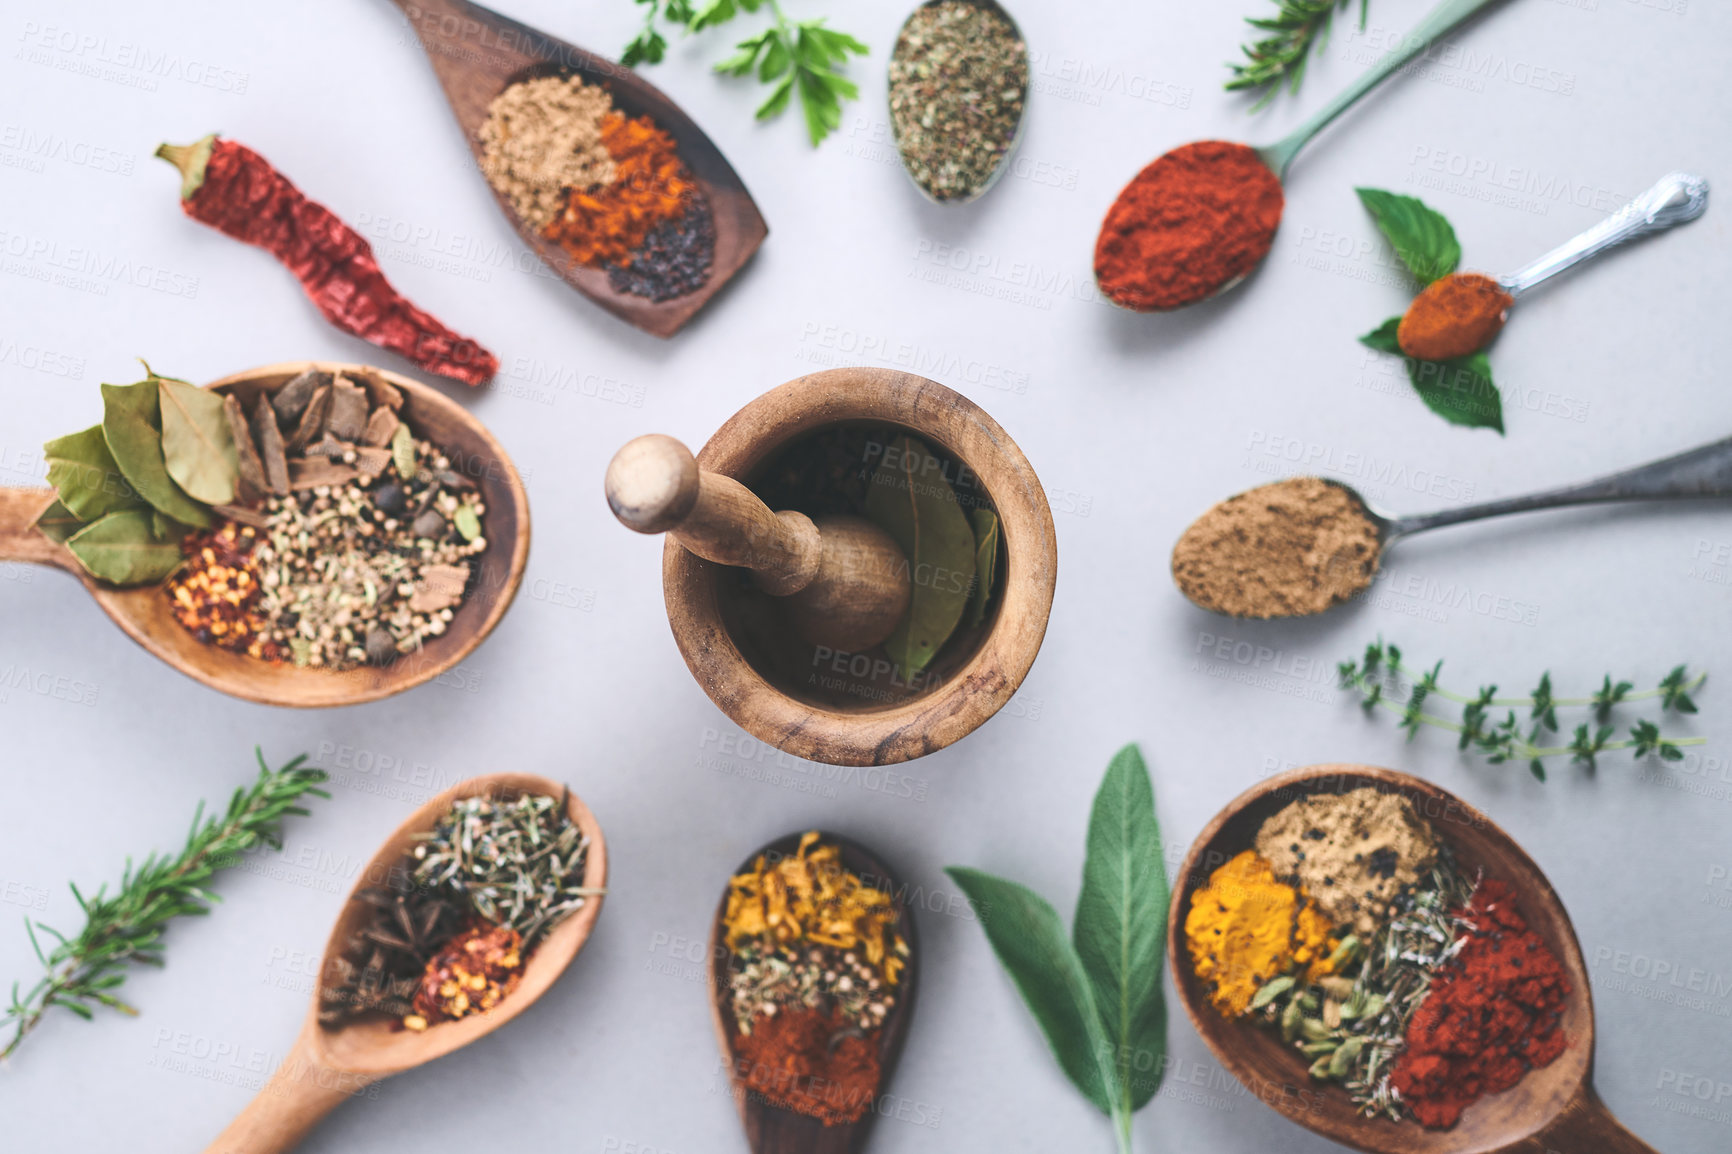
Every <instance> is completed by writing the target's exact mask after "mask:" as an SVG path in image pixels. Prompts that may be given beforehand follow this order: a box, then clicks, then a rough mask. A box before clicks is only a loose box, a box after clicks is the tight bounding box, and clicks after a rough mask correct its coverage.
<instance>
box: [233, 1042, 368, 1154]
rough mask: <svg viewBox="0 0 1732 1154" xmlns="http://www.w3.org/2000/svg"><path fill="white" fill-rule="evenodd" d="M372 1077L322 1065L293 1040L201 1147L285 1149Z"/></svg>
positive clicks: (254, 1153)
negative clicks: (243, 1106)
mask: <svg viewBox="0 0 1732 1154" xmlns="http://www.w3.org/2000/svg"><path fill="white" fill-rule="evenodd" d="M311 1028H313V1029H316V1028H317V1027H311ZM372 1081H373V1079H372V1078H369V1077H366V1076H365V1075H361V1074H350V1073H345V1072H343V1071H339V1070H332V1069H330V1068H329V1067H327V1066H323V1065H321V1064H320V1063H318V1062H316V1061H314V1060H313V1058H312V1050H311V1048H310V1047H309V1046H307V1045H306V1043H305V1041H304V1040H303V1041H297V1042H296V1043H295V1046H294V1049H292V1050H290V1051H289V1056H288V1057H286V1058H284V1059H283V1064H282V1065H281V1066H279V1067H277V1072H276V1073H275V1074H272V1075H271V1080H270V1081H269V1082H266V1083H265V1086H264V1089H262V1090H260V1091H259V1092H258V1095H257V1096H256V1097H254V1098H253V1100H252V1101H251V1102H248V1103H247V1106H246V1109H244V1110H242V1111H241V1112H240V1114H238V1115H237V1116H236V1117H235V1120H234V1121H233V1122H230V1123H229V1124H228V1128H227V1129H226V1130H224V1131H223V1132H222V1133H221V1134H219V1135H217V1138H216V1141H214V1142H212V1143H211V1144H210V1145H209V1146H207V1147H205V1154H284V1152H285V1151H288V1150H293V1149H294V1148H295V1147H296V1146H298V1145H300V1143H301V1139H303V1138H305V1137H306V1136H307V1133H308V1132H309V1131H310V1130H312V1128H313V1127H314V1126H317V1125H318V1124H319V1122H320V1120H321V1119H323V1118H324V1116H325V1115H326V1114H329V1113H330V1112H331V1111H332V1110H334V1109H336V1107H337V1106H338V1104H339V1103H341V1102H342V1101H343V1100H344V1099H345V1098H350V1097H353V1096H354V1095H355V1094H357V1093H358V1092H360V1091H361V1090H364V1089H365V1088H366V1087H367V1086H368V1085H370V1084H371V1083H372Z"/></svg>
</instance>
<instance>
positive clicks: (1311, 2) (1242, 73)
mask: <svg viewBox="0 0 1732 1154" xmlns="http://www.w3.org/2000/svg"><path fill="white" fill-rule="evenodd" d="M1276 3H1277V4H1278V5H1279V9H1278V11H1277V12H1276V13H1275V15H1273V16H1247V17H1245V23H1247V24H1249V25H1250V26H1251V27H1253V28H1255V29H1257V30H1258V31H1259V32H1265V33H1268V35H1266V36H1263V37H1262V38H1260V39H1258V40H1254V41H1252V42H1251V43H1249V44H1246V45H1244V46H1243V47H1242V48H1241V51H1243V52H1244V53H1245V59H1244V60H1243V61H1241V62H1237V63H1230V64H1228V65H1227V67H1228V68H1229V69H1230V70H1231V71H1232V73H1233V76H1232V79H1230V80H1228V81H1227V84H1226V88H1227V91H1229V92H1234V91H1238V90H1240V89H1246V88H1264V89H1267V91H1265V92H1264V93H1263V95H1262V97H1261V98H1259V99H1258V101H1257V103H1255V104H1253V105H1252V106H1251V111H1253V112H1255V111H1257V110H1258V109H1260V108H1262V107H1263V106H1264V105H1266V104H1268V103H1269V102H1270V101H1271V100H1274V99H1275V97H1276V95H1277V94H1278V93H1280V91H1281V85H1282V83H1283V82H1285V83H1286V85H1287V91H1288V92H1297V91H1299V85H1300V83H1301V82H1302V81H1303V80H1304V79H1305V65H1306V64H1307V62H1308V61H1309V60H1310V58H1311V51H1312V49H1313V48H1315V49H1316V50H1317V51H1318V52H1321V51H1323V49H1324V47H1325V46H1327V45H1328V43H1329V29H1330V26H1331V25H1332V24H1333V23H1334V20H1335V10H1336V9H1337V8H1345V7H1347V5H1348V4H1350V3H1352V0H1276ZM1370 5H1371V0H1359V27H1360V28H1362V29H1363V28H1364V27H1365V16H1366V12H1367V10H1368V9H1369V8H1370Z"/></svg>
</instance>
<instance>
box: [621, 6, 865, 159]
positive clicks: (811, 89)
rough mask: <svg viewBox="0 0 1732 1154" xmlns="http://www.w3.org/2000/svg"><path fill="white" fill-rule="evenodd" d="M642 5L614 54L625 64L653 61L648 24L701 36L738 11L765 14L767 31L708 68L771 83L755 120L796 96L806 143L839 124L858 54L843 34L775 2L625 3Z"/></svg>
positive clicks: (656, 54) (654, 41)
mask: <svg viewBox="0 0 1732 1154" xmlns="http://www.w3.org/2000/svg"><path fill="white" fill-rule="evenodd" d="M633 2H634V3H636V4H640V5H642V6H643V7H644V18H643V27H642V28H641V29H639V30H638V34H637V36H636V37H634V38H633V39H632V41H631V43H629V44H627V45H626V46H625V51H624V52H623V53H622V54H621V55H620V63H621V64H624V65H626V66H627V67H632V66H635V65H638V64H659V63H660V62H661V60H662V58H663V57H664V56H665V55H666V54H667V48H668V42H667V39H666V37H664V36H663V35H662V34H661V31H660V29H658V28H657V27H656V19H657V18H658V17H660V19H661V20H662V21H663V22H664V23H667V24H673V25H676V26H677V27H679V28H682V29H684V30H685V31H686V32H688V33H695V32H702V31H704V30H705V29H706V28H714V27H716V26H717V25H719V24H725V23H727V22H728V21H730V20H732V19H733V18H734V17H735V16H738V15H739V14H740V12H741V11H746V12H751V13H756V12H758V11H760V10H768V12H769V13H770V18H771V22H770V25H769V27H768V28H766V29H764V30H763V31H762V32H760V33H758V34H757V35H756V36H750V37H747V38H746V39H744V40H742V41H740V42H739V43H738V44H736V45H734V49H735V51H734V54H733V55H732V56H730V57H728V58H727V59H726V60H723V61H721V62H720V63H719V64H717V65H716V66H715V70H716V71H717V72H720V73H723V74H724V75H727V76H750V75H752V74H753V73H756V74H757V77H758V82H759V83H760V84H768V85H771V86H772V87H771V89H770V95H769V97H768V98H767V99H766V100H765V101H764V102H763V103H762V104H761V105H759V106H758V111H757V113H756V116H757V119H759V120H770V119H772V118H774V117H777V116H780V115H781V114H782V112H783V110H784V109H786V108H787V107H788V105H789V103H791V102H792V100H793V98H794V97H795V96H796V95H797V96H798V97H799V98H800V110H801V111H802V112H803V113H805V117H806V132H807V135H809V136H810V137H811V139H812V143H813V144H814V145H816V144H818V143H819V142H820V141H822V140H823V139H824V138H825V137H826V136H828V135H830V133H832V132H834V131H835V130H836V129H837V128H838V127H839V126H840V125H841V123H842V102H843V101H844V100H853V99H855V98H856V97H858V96H859V95H860V90H859V88H858V87H857V86H856V85H855V84H854V82H853V81H852V80H849V79H848V78H847V77H846V76H843V75H842V69H843V68H845V67H846V66H847V63H848V57H849V55H850V54H852V55H856V56H865V55H866V54H867V52H868V51H869V50H868V49H867V47H866V45H864V44H862V43H861V42H860V41H858V40H856V39H854V37H852V36H850V35H848V34H847V33H846V32H837V31H834V30H833V29H829V28H826V27H824V19H823V17H819V18H818V19H816V20H790V19H789V18H788V17H787V15H786V14H785V13H784V12H783V11H782V6H781V4H780V3H779V2H778V0H633Z"/></svg>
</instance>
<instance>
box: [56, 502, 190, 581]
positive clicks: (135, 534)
mask: <svg viewBox="0 0 1732 1154" xmlns="http://www.w3.org/2000/svg"><path fill="white" fill-rule="evenodd" d="M157 515H158V514H156V513H154V512H150V511H146V510H143V509H127V510H124V511H122V512H119V513H110V514H108V515H107V516H106V517H103V518H102V519H101V520H98V521H95V522H93V523H91V524H89V525H86V526H85V527H84V528H83V529H81V530H79V531H78V532H77V533H74V534H73V535H72V536H71V537H70V538H69V539H68V540H67V542H66V547H67V548H68V549H71V550H72V552H73V555H74V556H76V557H77V558H78V560H79V561H80V562H82V563H83V565H84V567H85V569H87V570H89V572H90V575H91V576H92V577H97V578H100V579H101V580H104V581H108V582H112V583H113V584H115V585H148V584H150V583H152V582H155V581H161V580H162V579H163V578H164V577H167V576H168V575H169V574H170V573H173V572H174V571H175V570H176V569H178V568H179V567H180V562H181V555H180V543H179V541H178V540H176V539H172V538H170V539H164V537H163V536H161V535H160V534H159V533H158V532H157V527H156V525H155V524H154V522H153V519H154V518H155V517H156V516H157Z"/></svg>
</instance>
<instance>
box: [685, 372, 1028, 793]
mask: <svg viewBox="0 0 1732 1154" xmlns="http://www.w3.org/2000/svg"><path fill="white" fill-rule="evenodd" d="M851 423H852V424H862V423H863V424H873V425H877V424H883V425H891V426H897V427H899V428H900V429H903V430H906V431H907V432H909V433H910V434H912V435H914V436H916V437H918V438H920V439H922V440H924V441H925V442H927V444H928V445H929V446H931V448H932V449H933V450H934V451H935V452H940V453H943V454H946V455H948V456H949V457H951V458H952V459H953V460H955V461H956V462H958V463H959V464H960V465H962V466H963V467H965V468H966V469H968V470H969V471H970V472H971V473H972V474H973V475H974V477H976V478H978V487H979V488H980V489H981V490H983V491H984V493H985V495H986V496H987V497H988V498H989V499H990V501H991V503H992V505H993V506H994V508H995V509H996V511H997V514H998V518H999V523H1000V541H1001V549H1000V553H1001V561H1000V568H999V573H1000V574H1001V578H1000V583H999V585H998V589H997V591H996V592H995V593H994V594H993V601H994V602H995V603H996V604H995V606H994V607H993V608H992V609H991V610H990V611H989V612H988V614H987V617H986V620H985V621H983V622H982V623H981V624H980V625H979V626H977V627H975V628H974V629H973V630H967V629H958V630H957V632H956V634H954V635H953V636H952V638H951V640H950V642H949V643H947V644H946V646H945V647H944V649H943V650H942V651H941V652H940V654H939V656H938V658H937V659H936V660H935V661H934V662H933V664H932V666H930V667H929V668H928V670H927V671H926V672H925V673H923V674H922V675H921V676H920V677H918V678H915V679H911V680H912V681H913V682H914V684H913V685H912V686H910V685H905V684H902V683H900V682H896V681H895V677H894V674H893V673H889V683H887V681H886V676H885V674H886V673H888V671H889V670H890V663H889V662H887V661H884V660H883V654H882V651H876V653H875V655H867V654H846V653H842V652H840V651H836V650H831V649H828V648H826V647H823V646H817V645H814V644H812V643H811V642H808V641H805V640H804V639H803V638H802V637H801V636H800V634H799V631H798V630H797V629H796V628H794V627H793V625H792V623H791V622H790V621H789V620H788V619H787V617H786V616H785V611H784V609H783V607H782V606H781V605H779V604H778V602H777V599H775V598H773V597H771V596H770V595H768V594H766V593H764V592H763V591H762V590H761V589H758V588H755V587H754V586H753V584H752V581H751V579H750V575H749V574H748V572H747V571H746V570H744V569H739V568H734V567H730V566H726V565H718V564H716V563H715V562H712V561H706V560H704V559H703V558H701V557H698V556H695V555H694V554H692V553H691V552H689V551H687V550H686V549H685V548H684V547H682V546H681V545H680V544H679V542H678V541H676V540H675V539H674V538H673V537H672V536H671V535H670V536H669V538H668V539H667V542H666V544H665V546H664V549H663V554H662V586H663V591H664V594H665V597H666V600H667V611H668V622H669V624H670V625H671V626H672V628H673V633H674V640H675V642H676V643H677V644H678V645H679V648H680V653H681V655H682V656H684V657H685V660H686V665H687V666H688V667H690V669H691V671H692V676H694V677H696V678H697V681H698V684H699V685H701V686H703V688H704V692H706V693H708V694H709V695H710V699H711V700H712V701H714V702H715V703H716V705H717V706H718V707H719V708H720V709H721V710H722V712H723V713H726V714H727V715H728V716H729V717H730V718H732V719H733V721H734V722H735V723H736V724H738V725H739V726H740V727H741V728H742V729H744V730H746V731H747V732H748V733H750V734H752V735H753V736H754V737H756V738H758V739H759V740H761V741H764V742H766V743H767V744H769V745H772V746H774V747H776V748H777V749H780V750H783V751H785V752H787V753H790V754H793V755H794V756H796V757H801V758H805V759H807V760H810V761H820V762H825V763H828V764H832V765H890V764H894V763H896V762H900V761H907V760H910V759H911V758H916V757H922V756H924V755H926V754H928V753H932V752H934V751H935V750H939V749H943V748H944V747H945V746H947V745H949V744H951V743H952V742H954V741H957V740H958V739H960V738H962V737H965V736H967V735H968V734H969V733H971V732H973V731H974V729H975V728H976V727H978V726H979V725H980V724H981V723H982V722H984V721H985V720H986V719H987V718H989V717H991V716H992V715H993V714H994V713H996V712H997V711H998V710H999V709H1000V708H1001V707H1002V706H1003V705H1004V703H1005V702H1006V701H1008V700H1010V697H1011V695H1012V694H1014V693H1015V692H1016V690H1017V687H1018V686H1019V685H1021V684H1022V679H1023V677H1024V676H1025V675H1026V674H1027V673H1028V670H1029V666H1031V665H1033V664H1034V658H1035V654H1036V653H1038V652H1039V651H1040V643H1041V639H1042V637H1043V636H1044V635H1045V633H1046V623H1047V617H1048V615H1049V614H1050V612H1051V610H1052V596H1053V587H1054V584H1055V582H1056V580H1057V573H1058V548H1057V542H1056V539H1055V533H1054V529H1053V523H1052V510H1051V509H1050V508H1049V507H1048V506H1047V501H1046V494H1045V493H1044V492H1043V491H1042V489H1041V486H1040V482H1039V480H1038V479H1037V478H1036V477H1035V474H1034V469H1033V468H1032V467H1031V466H1030V465H1029V463H1028V459H1027V458H1026V457H1024V456H1023V455H1022V451H1021V450H1020V449H1018V448H1017V446H1016V443H1015V442H1014V441H1012V440H1011V439H1010V436H1009V434H1007V433H1006V432H1005V431H1004V429H1002V428H1001V427H1000V426H999V424H998V422H996V421H994V420H993V419H992V418H991V417H989V416H988V415H987V414H986V413H985V412H984V411H983V410H981V409H980V408H979V407H978V406H977V405H975V404H974V403H973V402H972V401H970V400H968V399H967V398H966V397H963V396H962V395H960V394H958V393H956V392H953V391H952V390H950V389H947V388H945V387H944V386H943V385H940V384H938V383H937V382H935V381H930V380H927V379H926V378H925V377H918V376H914V375H913V374H911V373H902V372H896V371H895V370H892V369H866V368H842V369H830V370H827V371H825V372H820V373H813V374H811V375H810V376H805V377H800V378H798V379H797V380H793V381H789V382H788V383H787V384H785V385H781V386H779V387H778V388H775V389H772V390H770V391H769V392H767V393H765V394H764V395H763V396H761V397H759V398H757V399H756V400H754V401H752V402H751V403H750V404H748V405H746V407H745V408H743V409H741V410H740V411H739V412H738V413H735V414H734V416H733V417H732V418H730V419H729V420H728V422H727V423H726V424H724V425H723V426H722V427H721V428H720V429H718V430H717V431H716V434H715V436H713V437H711V438H710V440H709V443H708V444H706V445H705V446H704V447H703V449H702V451H701V452H699V453H698V456H697V461H698V465H699V466H700V467H702V468H703V469H706V470H709V471H711V472H714V473H719V474H722V475H724V476H727V477H732V478H734V479H735V480H737V481H741V482H743V483H750V481H751V480H752V479H753V473H754V471H755V470H756V469H757V468H758V467H760V466H761V465H763V464H764V463H766V462H767V461H768V460H769V459H770V458H771V457H772V456H774V455H775V454H776V453H777V452H778V451H779V450H781V449H783V448H785V447H786V446H788V445H790V444H792V443H793V442H795V441H797V440H800V439H802V438H804V437H806V436H809V435H812V434H814V433H817V432H820V431H822V430H824V429H827V428H832V427H835V426H838V425H845V424H851ZM861 670H868V671H870V673H868V674H862V673H860V672H858V671H861Z"/></svg>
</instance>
